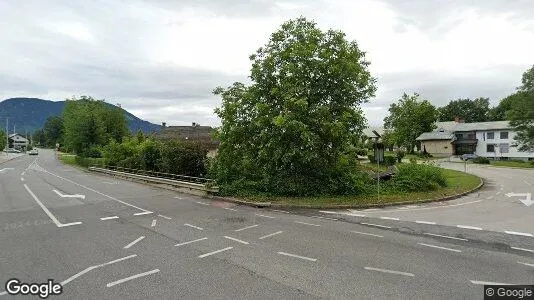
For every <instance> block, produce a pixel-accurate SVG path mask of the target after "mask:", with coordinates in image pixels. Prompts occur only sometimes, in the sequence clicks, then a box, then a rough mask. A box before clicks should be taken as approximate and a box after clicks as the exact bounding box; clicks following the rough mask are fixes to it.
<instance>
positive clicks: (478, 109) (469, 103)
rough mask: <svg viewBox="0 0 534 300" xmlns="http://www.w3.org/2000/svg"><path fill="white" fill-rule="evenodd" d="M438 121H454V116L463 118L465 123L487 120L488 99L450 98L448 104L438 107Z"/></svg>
mask: <svg viewBox="0 0 534 300" xmlns="http://www.w3.org/2000/svg"><path fill="white" fill-rule="evenodd" d="M438 112H439V116H438V119H439V120H440V121H454V119H455V118H456V117H459V118H460V119H462V120H464V122H466V123H471V122H485V121H488V120H489V112H490V108H489V99H488V98H476V99H474V100H471V99H469V98H466V99H457V100H452V101H450V102H449V104H447V105H445V106H443V107H440V108H438Z"/></svg>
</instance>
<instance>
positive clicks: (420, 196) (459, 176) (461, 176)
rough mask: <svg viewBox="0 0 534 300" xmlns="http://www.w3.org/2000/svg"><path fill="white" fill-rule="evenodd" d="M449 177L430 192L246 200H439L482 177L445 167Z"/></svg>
mask: <svg viewBox="0 0 534 300" xmlns="http://www.w3.org/2000/svg"><path fill="white" fill-rule="evenodd" d="M443 173H444V175H445V177H446V179H447V187H445V188H441V189H438V190H434V191H430V192H413V193H395V194H380V198H378V196H377V194H375V195H362V196H333V197H328V196H324V197H301V198H292V197H246V198H244V200H247V201H252V202H271V203H273V204H282V205H288V206H291V205H294V206H309V207H311V208H321V207H328V206H335V205H347V206H349V205H350V206H355V207H357V206H365V205H387V204H391V203H399V202H407V201H422V200H437V199H441V198H445V197H451V196H455V195H458V194H461V193H465V192H467V191H470V190H472V189H474V188H476V187H477V186H478V185H479V184H480V178H479V177H477V176H475V175H471V174H467V173H464V172H460V171H454V170H448V169H443Z"/></svg>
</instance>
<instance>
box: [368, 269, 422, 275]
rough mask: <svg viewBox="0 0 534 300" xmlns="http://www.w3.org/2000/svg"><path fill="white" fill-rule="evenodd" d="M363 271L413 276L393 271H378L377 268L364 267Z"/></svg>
mask: <svg viewBox="0 0 534 300" xmlns="http://www.w3.org/2000/svg"><path fill="white" fill-rule="evenodd" d="M364 269H366V270H369V271H377V272H382V273H389V274H396V275H404V276H410V277H413V276H415V275H413V274H412V273H407V272H400V271H393V270H386V269H378V268H371V267H364Z"/></svg>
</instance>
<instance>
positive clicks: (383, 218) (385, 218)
mask: <svg viewBox="0 0 534 300" xmlns="http://www.w3.org/2000/svg"><path fill="white" fill-rule="evenodd" d="M380 219H382V220H393V221H398V220H400V219H399V218H392V217H380Z"/></svg>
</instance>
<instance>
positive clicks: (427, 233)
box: [423, 232, 469, 242]
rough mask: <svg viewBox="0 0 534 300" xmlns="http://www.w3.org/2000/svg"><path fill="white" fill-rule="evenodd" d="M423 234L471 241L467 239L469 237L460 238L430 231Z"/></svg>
mask: <svg viewBox="0 0 534 300" xmlns="http://www.w3.org/2000/svg"><path fill="white" fill-rule="evenodd" d="M423 234H426V235H431V236H437V237H442V238H446V239H451V240H458V241H465V242H468V241H469V240H467V239H463V238H459V237H454V236H448V235H441V234H435V233H429V232H423Z"/></svg>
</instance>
